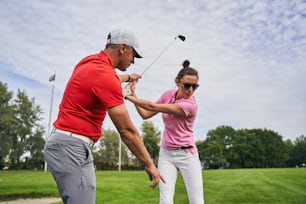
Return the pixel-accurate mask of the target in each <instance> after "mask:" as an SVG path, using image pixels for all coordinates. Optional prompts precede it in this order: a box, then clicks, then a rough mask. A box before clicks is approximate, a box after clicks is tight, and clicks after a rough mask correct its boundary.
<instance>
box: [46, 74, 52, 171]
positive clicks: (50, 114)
mask: <svg viewBox="0 0 306 204" xmlns="http://www.w3.org/2000/svg"><path fill="white" fill-rule="evenodd" d="M54 76H55V73H54ZM49 81H50V80H49ZM52 81H53V84H52V89H51V101H50V112H49V122H48V131H47V137H46V140H47V138H48V137H49V135H50V127H51V116H52V106H53V95H54V83H55V78H54V79H53V80H52ZM47 170H48V164H47V162H46V160H45V165H44V171H45V172H46V171H47Z"/></svg>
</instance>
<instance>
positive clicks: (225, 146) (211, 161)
mask: <svg viewBox="0 0 306 204" xmlns="http://www.w3.org/2000/svg"><path fill="white" fill-rule="evenodd" d="M234 134H235V130H234V129H233V128H232V127H230V126H219V127H217V128H216V129H214V130H210V131H208V133H207V138H206V145H205V147H204V148H205V150H204V152H205V154H204V155H202V157H203V156H204V158H205V163H206V164H207V165H209V167H210V168H226V167H227V166H228V161H227V160H228V158H227V155H228V151H229V148H230V147H231V146H232V138H233V136H234Z"/></svg>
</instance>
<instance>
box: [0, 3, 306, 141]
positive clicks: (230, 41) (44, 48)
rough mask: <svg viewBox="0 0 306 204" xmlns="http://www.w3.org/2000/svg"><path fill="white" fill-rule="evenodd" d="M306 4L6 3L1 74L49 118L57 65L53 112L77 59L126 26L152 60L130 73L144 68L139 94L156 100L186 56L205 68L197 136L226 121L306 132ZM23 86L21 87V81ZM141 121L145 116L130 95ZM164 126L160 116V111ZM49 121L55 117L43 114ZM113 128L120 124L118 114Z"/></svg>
mask: <svg viewBox="0 0 306 204" xmlns="http://www.w3.org/2000/svg"><path fill="white" fill-rule="evenodd" d="M305 8H306V3H305V2H304V1H302V0H296V1H290V0H280V1H264V0H259V1H255V2H254V1H251V0H248V1H227V0H221V1H206V0H203V1H198V0H191V1H190V0H182V1H179V2H178V1H174V0H166V1H162V0H156V1H138V0H126V1H114V0H103V1H98V0H93V1H90V3H89V2H85V1H74V2H73V3H72V2H63V1H58V0H52V1H48V2H46V1H42V0H41V1H39V0H38V1H35V3H34V2H32V1H16V0H10V1H8V0H4V1H2V2H1V7H0V29H1V38H0V43H1V45H2V46H1V47H0V66H1V67H0V80H1V81H4V82H7V83H8V87H9V89H10V88H12V89H17V88H24V89H25V90H27V93H28V94H29V95H30V96H32V97H35V98H36V99H37V100H36V101H37V102H38V103H39V104H41V105H42V107H43V109H44V112H45V114H44V118H48V113H49V108H50V104H49V103H50V90H51V84H50V83H49V81H48V79H49V77H50V76H51V75H52V74H53V73H54V72H56V75H57V78H56V82H55V100H54V107H53V114H52V115H53V119H54V118H55V117H56V113H57V107H58V104H59V103H60V99H61V96H62V93H63V90H64V88H65V85H66V82H67V80H68V79H69V76H70V74H71V72H72V70H73V68H74V66H75V64H76V63H77V62H78V61H79V60H80V59H81V58H83V57H85V56H86V55H89V54H92V53H96V52H99V51H100V50H101V49H103V48H104V44H105V41H106V35H107V33H108V32H109V31H110V30H112V29H114V28H116V27H128V28H129V29H131V30H132V31H134V33H135V34H136V35H137V36H138V38H139V42H140V46H141V48H142V50H143V55H144V56H145V58H144V59H136V63H135V64H134V65H132V66H131V67H130V68H129V70H128V71H127V73H132V72H137V73H142V72H143V71H144V70H145V69H146V68H147V67H148V66H149V65H150V64H151V63H152V62H154V60H155V59H156V57H158V56H159V54H160V53H161V52H162V51H163V49H164V48H166V46H167V45H168V44H169V43H172V42H173V39H174V37H176V36H177V35H179V34H180V35H185V36H186V41H185V42H181V41H178V40H176V41H174V42H173V43H172V44H171V46H170V47H169V48H167V50H166V51H165V52H164V53H163V54H162V56H161V57H160V58H159V59H158V60H157V61H156V62H154V64H153V65H152V66H151V67H150V69H149V70H147V71H146V73H145V74H144V76H143V78H142V80H141V81H140V82H139V83H138V86H137V90H138V94H139V96H141V97H143V98H146V99H150V100H153V101H155V100H157V99H158V98H159V96H160V94H161V93H162V91H164V90H165V89H171V88H175V83H174V78H175V76H176V74H177V72H178V70H179V69H180V68H181V63H182V62H183V61H184V60H185V59H189V60H190V61H191V66H192V67H194V68H197V69H198V70H199V73H200V81H199V83H200V84H201V86H200V88H199V90H197V92H196V94H195V95H196V97H197V101H198V103H199V114H198V119H197V121H196V124H195V134H196V137H197V139H204V138H205V136H206V133H207V131H208V130H209V129H212V128H215V127H216V126H218V125H232V126H233V127H234V128H253V127H256V128H264V127H265V128H268V129H269V128H270V129H273V130H275V131H278V132H279V133H280V134H281V135H283V136H284V137H285V138H296V137H298V136H300V135H301V134H304V135H305V132H306V128H305V127H304V125H303V124H302V123H303V122H304V121H305V117H306V110H305V105H304V104H305V102H306V93H305V91H304V87H305V85H306V84H305V80H304V79H305V76H306V71H305V69H306V68H305V64H306V56H305V55H306V54H305V53H306V26H305V25H306V22H305V21H306V18H305V17H306V15H305ZM18 85H20V87H18ZM127 106H128V108H129V111H130V113H131V115H132V118H133V121H134V120H135V125H136V126H137V127H140V125H141V122H142V120H141V119H140V117H139V116H137V112H136V111H135V109H134V107H133V106H132V105H131V104H129V103H127ZM152 120H153V121H154V124H155V123H156V124H157V125H158V127H159V128H160V129H162V122H161V119H160V117H159V116H156V117H155V118H153V119H152ZM44 123H45V124H47V121H46V120H44ZM105 127H106V128H107V127H113V126H112V124H111V122H110V120H107V121H105Z"/></svg>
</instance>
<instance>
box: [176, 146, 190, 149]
mask: <svg viewBox="0 0 306 204" xmlns="http://www.w3.org/2000/svg"><path fill="white" fill-rule="evenodd" d="M191 148H193V146H183V147H179V148H177V149H191Z"/></svg>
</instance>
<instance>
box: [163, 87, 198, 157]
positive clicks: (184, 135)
mask: <svg viewBox="0 0 306 204" xmlns="http://www.w3.org/2000/svg"><path fill="white" fill-rule="evenodd" d="M176 92H177V90H168V91H166V92H165V93H163V95H162V96H161V97H160V98H159V100H158V103H166V104H171V103H177V104H178V105H179V106H180V107H181V108H182V110H183V111H184V112H185V115H186V116H184V117H183V116H175V115H173V114H168V113H163V114H162V118H163V122H164V126H165V127H164V132H163V138H162V143H161V147H163V148H165V149H177V148H179V147H184V146H194V148H191V149H186V151H190V152H192V153H195V152H197V148H196V145H195V140H194V135H193V123H194V121H195V119H196V115H197V111H198V105H197V103H196V100H195V97H194V96H191V97H190V98H181V99H179V100H175V95H176Z"/></svg>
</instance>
